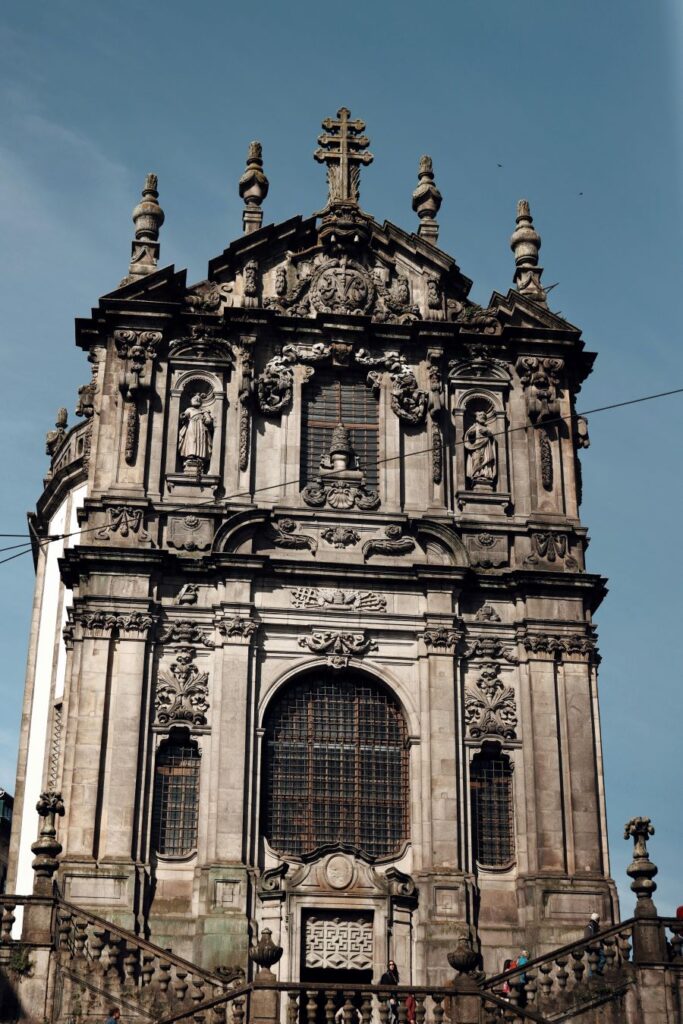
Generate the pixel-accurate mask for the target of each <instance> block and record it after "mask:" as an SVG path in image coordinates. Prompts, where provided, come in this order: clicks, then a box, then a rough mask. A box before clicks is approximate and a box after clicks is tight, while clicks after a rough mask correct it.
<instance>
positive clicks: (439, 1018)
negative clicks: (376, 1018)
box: [380, 992, 444, 1024]
mask: <svg viewBox="0 0 683 1024" xmlns="http://www.w3.org/2000/svg"><path fill="white" fill-rule="evenodd" d="M432 999H433V1000H434V1024H443V1013H444V1010H443V1006H442V1005H441V1004H442V1003H443V996H441V995H439V994H438V993H436V992H435V993H434V994H433V995H432ZM380 1016H381V1010H380ZM382 1024H386V1021H382Z"/></svg>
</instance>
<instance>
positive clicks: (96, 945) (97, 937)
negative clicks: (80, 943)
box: [88, 928, 107, 968]
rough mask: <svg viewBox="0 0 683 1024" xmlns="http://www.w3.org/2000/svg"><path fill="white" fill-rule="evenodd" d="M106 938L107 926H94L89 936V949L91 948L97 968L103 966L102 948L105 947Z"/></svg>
mask: <svg viewBox="0 0 683 1024" xmlns="http://www.w3.org/2000/svg"><path fill="white" fill-rule="evenodd" d="M106 938H107V930H106V928H93V929H92V931H91V932H90V937H89V938H88V949H89V950H90V955H91V957H92V958H93V960H94V962H95V966H96V967H97V968H100V967H101V960H102V950H103V949H104V943H105V940H106Z"/></svg>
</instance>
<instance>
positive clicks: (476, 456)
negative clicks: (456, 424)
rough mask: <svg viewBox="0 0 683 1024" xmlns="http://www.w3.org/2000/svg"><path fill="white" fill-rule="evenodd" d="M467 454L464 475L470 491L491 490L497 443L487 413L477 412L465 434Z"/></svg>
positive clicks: (496, 466) (495, 469) (493, 480)
mask: <svg viewBox="0 0 683 1024" xmlns="http://www.w3.org/2000/svg"><path fill="white" fill-rule="evenodd" d="M463 445H464V447H465V451H466V452H467V458H466V460H465V475H466V478H467V484H468V486H470V487H471V488H472V490H474V491H477V490H485V491H490V490H493V487H494V485H495V482H496V477H497V475H498V442H497V441H496V439H495V437H494V435H493V431H492V430H491V428H490V426H489V420H488V413H486V412H484V411H483V410H479V411H478V412H475V414H474V423H473V424H472V426H471V427H470V428H469V429H468V430H467V431H466V432H465V437H464V438H463Z"/></svg>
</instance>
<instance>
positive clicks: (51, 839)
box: [31, 790, 64, 896]
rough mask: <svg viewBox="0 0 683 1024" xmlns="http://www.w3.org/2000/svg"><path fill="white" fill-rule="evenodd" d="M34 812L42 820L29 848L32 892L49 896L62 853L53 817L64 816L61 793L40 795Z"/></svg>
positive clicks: (50, 791)
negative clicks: (38, 834) (32, 854)
mask: <svg viewBox="0 0 683 1024" xmlns="http://www.w3.org/2000/svg"><path fill="white" fill-rule="evenodd" d="M36 810H37V811H38V814H39V815H40V817H41V818H42V819H43V821H42V825H41V828H40V836H39V838H38V839H37V840H36V842H35V843H33V845H32V846H31V852H32V853H35V855H36V857H35V860H34V861H33V864H32V865H31V866H32V868H33V870H34V871H35V876H34V879H33V892H34V894H35V895H36V896H50V895H51V893H52V876H53V875H54V873H55V871H56V870H57V868H58V866H59V862H58V861H57V857H58V856H59V854H60V853H61V852H62V844H61V843H60V842H59V841H58V840H57V829H56V828H55V817H57V815H59V816H60V817H61V816H62V815H63V814H64V801H63V800H62V794H61V793H55V792H53V791H52V790H49V791H47V792H46V793H41V795H40V799H39V800H38V803H37V804H36Z"/></svg>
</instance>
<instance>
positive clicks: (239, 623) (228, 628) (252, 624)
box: [218, 615, 259, 640]
mask: <svg viewBox="0 0 683 1024" xmlns="http://www.w3.org/2000/svg"><path fill="white" fill-rule="evenodd" d="M258 628H259V623H258V622H257V621H256V620H255V619H247V618H244V617H243V616H241V615H235V616H233V618H231V619H229V620H228V621H227V622H219V623H218V632H219V633H220V634H221V636H224V637H225V638H226V640H235V639H243V640H251V638H252V637H253V636H254V635H255V634H256V632H257V631H258Z"/></svg>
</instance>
